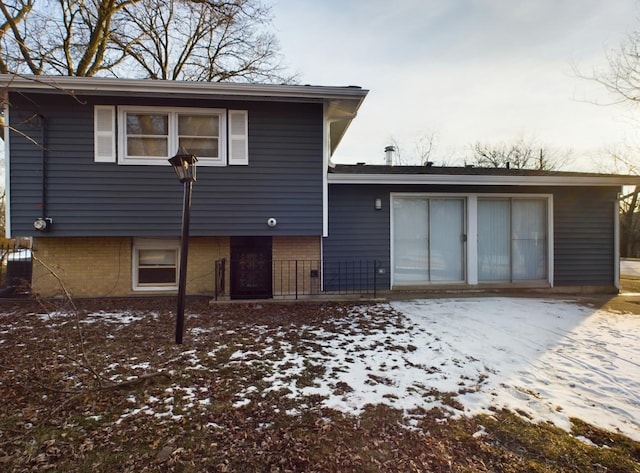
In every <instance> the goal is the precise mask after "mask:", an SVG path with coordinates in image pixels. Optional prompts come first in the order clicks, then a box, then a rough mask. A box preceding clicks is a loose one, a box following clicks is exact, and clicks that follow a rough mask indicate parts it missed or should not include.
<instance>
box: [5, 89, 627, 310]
mask: <svg viewBox="0 0 640 473" xmlns="http://www.w3.org/2000/svg"><path fill="white" fill-rule="evenodd" d="M0 82H1V83H2V87H3V89H4V90H5V92H6V93H5V97H6V99H5V100H6V107H5V121H6V123H7V124H8V125H10V127H6V128H5V147H6V159H5V166H6V178H7V184H6V189H7V195H8V205H7V231H8V233H9V235H12V236H18V235H19V236H27V237H31V238H32V239H33V260H34V262H35V264H34V268H33V279H32V284H33V288H34V290H35V291H36V292H37V293H39V294H41V295H43V296H55V295H57V294H60V293H61V292H62V288H61V287H60V283H59V281H63V282H64V285H65V288H66V290H67V291H69V292H70V293H71V294H72V295H74V296H93V297H106V296H132V295H158V294H173V293H175V292H176V291H177V283H178V282H177V274H178V263H179V257H178V256H179V251H180V249H179V247H180V245H179V237H178V236H179V234H180V222H181V218H180V214H181V210H182V185H181V184H180V183H179V182H178V180H177V179H176V178H175V175H174V173H173V171H172V169H171V167H170V165H169V164H168V161H167V160H168V158H170V157H171V156H172V155H173V154H175V153H176V151H177V150H178V147H179V146H183V147H185V148H186V149H187V150H189V152H191V153H193V154H195V155H197V156H198V159H199V161H198V172H197V178H198V180H197V182H196V183H195V184H194V187H193V204H192V213H191V239H190V250H189V263H188V274H187V292H188V293H189V294H203V295H211V294H212V293H214V292H217V291H216V288H217V284H218V283H220V285H223V286H224V287H225V295H227V296H230V297H231V298H237V299H243V298H269V297H274V296H286V295H289V294H293V293H295V294H296V295H297V294H298V292H299V290H300V289H301V288H302V292H303V293H314V294H315V293H320V292H329V293H331V292H334V291H338V292H339V291H341V290H343V289H344V288H345V287H347V288H348V289H353V290H356V291H357V290H361V289H363V288H366V287H369V286H370V285H371V284H372V283H373V285H374V287H375V288H376V289H378V290H414V289H418V290H425V289H437V290H442V289H483V288H500V289H505V288H507V289H508V288H518V289H536V290H538V289H543V290H561V291H576V290H580V291H615V290H617V289H616V288H617V286H618V280H619V274H618V269H617V268H618V266H617V265H618V263H617V261H618V254H619V248H618V243H617V241H618V234H617V232H618V202H617V198H618V193H619V192H620V191H621V187H622V186H623V185H636V184H640V177H637V176H620V175H602V174H587V173H559V172H542V171H519V170H510V169H480V168H469V167H462V168H446V167H433V166H431V167H409V166H367V165H352V166H351V165H333V164H332V163H331V161H330V158H331V156H332V154H333V152H334V151H335V149H336V147H337V146H338V144H339V143H340V140H341V139H342V137H343V136H344V134H345V132H346V130H347V128H348V126H349V124H350V123H351V121H352V120H353V119H354V118H355V116H356V114H357V112H358V109H359V107H360V105H361V104H362V101H363V100H364V98H365V97H366V95H367V91H366V90H363V89H361V88H359V87H351V86H350V87H323V86H306V85H300V86H299V85H254V84H231V83H225V84H218V83H216V84H213V83H193V82H176V81H150V80H123V79H113V78H81V77H13V76H0ZM220 263H222V264H220ZM221 267H222V268H225V271H224V272H220V271H219V268H221Z"/></svg>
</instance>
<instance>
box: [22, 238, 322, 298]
mask: <svg viewBox="0 0 640 473" xmlns="http://www.w3.org/2000/svg"><path fill="white" fill-rule="evenodd" d="M133 243H134V239H133V238H129V237H110V238H102V237H95V238H35V239H34V242H33V255H34V263H33V280H32V286H33V290H34V292H35V293H37V294H38V295H40V296H42V297H57V296H62V295H63V294H64V290H63V288H62V287H61V285H60V283H59V282H58V280H57V279H56V277H55V276H54V275H53V274H51V273H52V272H53V273H55V275H56V276H57V277H58V278H59V279H60V280H61V281H62V283H63V284H64V286H65V288H66V290H67V291H68V292H69V293H70V294H71V295H72V296H73V297H123V296H143V295H158V294H174V293H175V291H153V292H151V291H140V290H136V291H134V290H133V287H132V286H133V279H132V278H133V268H132V249H133ZM222 258H225V259H226V260H227V271H226V275H225V279H226V281H225V286H226V288H227V294H228V288H229V287H230V286H229V284H230V280H229V269H228V268H229V260H230V245H229V237H191V238H190V239H189V262H188V266H187V293H188V294H192V295H197V294H202V295H212V294H213V292H214V268H215V261H216V260H218V259H222ZM320 258H321V253H320V237H288V236H287V237H279V236H276V237H274V238H273V241H272V259H273V261H274V262H275V263H274V273H273V290H274V294H280V293H293V292H295V290H296V263H295V262H296V261H298V263H297V271H298V277H297V283H298V289H299V290H300V291H304V292H309V291H310V290H311V291H312V292H318V291H319V290H320V279H321V273H320ZM45 265H46V266H45Z"/></svg>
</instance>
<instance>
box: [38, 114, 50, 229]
mask: <svg viewBox="0 0 640 473" xmlns="http://www.w3.org/2000/svg"><path fill="white" fill-rule="evenodd" d="M38 119H39V120H40V169H41V171H42V174H41V181H40V192H41V194H40V204H39V207H40V210H41V215H42V218H46V217H47V157H48V156H47V132H46V121H45V119H44V116H43V115H38Z"/></svg>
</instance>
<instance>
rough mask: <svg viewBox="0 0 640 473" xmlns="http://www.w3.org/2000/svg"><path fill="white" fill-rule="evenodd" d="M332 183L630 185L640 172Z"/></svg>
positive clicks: (333, 177)
mask: <svg viewBox="0 0 640 473" xmlns="http://www.w3.org/2000/svg"><path fill="white" fill-rule="evenodd" d="M328 181H329V184H423V185H424V184H432V185H451V186H454V185H482V186H603V187H611V186H631V185H636V186H637V185H640V176H615V175H611V176H599V175H594V176H496V175H493V176H492V175H469V174H467V175H448V174H365V173H362V174H351V173H344V174H340V173H329V176H328Z"/></svg>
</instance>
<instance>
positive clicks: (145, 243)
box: [131, 238, 180, 291]
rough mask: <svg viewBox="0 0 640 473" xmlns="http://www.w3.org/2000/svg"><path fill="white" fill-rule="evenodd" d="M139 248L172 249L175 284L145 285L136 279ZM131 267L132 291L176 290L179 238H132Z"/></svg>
mask: <svg viewBox="0 0 640 473" xmlns="http://www.w3.org/2000/svg"><path fill="white" fill-rule="evenodd" d="M140 250H174V251H175V252H176V281H175V284H162V285H157V286H153V285H147V284H142V285H141V284H140V283H139V281H138V266H139V264H140V253H139V252H140ZM131 253H132V257H131V262H132V264H131V269H132V276H131V281H132V282H133V290H134V291H177V290H178V274H179V271H180V240H178V239H154V238H134V240H133V248H132V250H131Z"/></svg>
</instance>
